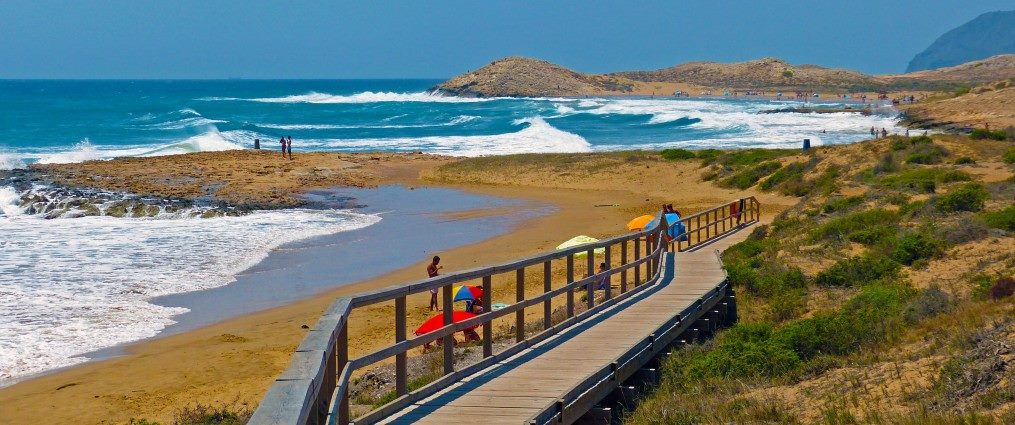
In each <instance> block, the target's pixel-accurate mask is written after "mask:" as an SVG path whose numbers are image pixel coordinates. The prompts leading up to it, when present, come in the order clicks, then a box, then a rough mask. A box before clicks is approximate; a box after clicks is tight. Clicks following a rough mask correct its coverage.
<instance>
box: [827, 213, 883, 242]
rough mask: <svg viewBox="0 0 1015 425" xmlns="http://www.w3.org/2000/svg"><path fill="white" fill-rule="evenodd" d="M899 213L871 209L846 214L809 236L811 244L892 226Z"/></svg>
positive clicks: (842, 238) (830, 221)
mask: <svg viewBox="0 0 1015 425" xmlns="http://www.w3.org/2000/svg"><path fill="white" fill-rule="evenodd" d="M898 219H899V213H897V212H894V211H889V210H885V209H872V210H866V211H859V212H855V213H852V214H848V215H845V216H842V217H839V218H835V219H832V220H829V221H828V222H826V223H825V224H823V225H821V226H819V227H818V228H816V229H814V230H813V231H812V232H811V234H810V240H811V241H812V242H818V241H821V240H828V239H836V240H844V239H846V238H847V237H848V236H849V235H850V234H851V233H854V232H857V231H861V230H867V229H870V228H872V227H874V226H877V225H894V223H895V222H897V221H898Z"/></svg>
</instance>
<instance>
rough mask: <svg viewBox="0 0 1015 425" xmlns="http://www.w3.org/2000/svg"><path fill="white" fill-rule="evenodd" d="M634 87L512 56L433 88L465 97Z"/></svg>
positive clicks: (587, 92)
mask: <svg viewBox="0 0 1015 425" xmlns="http://www.w3.org/2000/svg"><path fill="white" fill-rule="evenodd" d="M632 87H633V84H632V83H631V82H630V81H627V80H626V79H624V78H618V77H611V76H604V75H591V74H583V73H580V72H576V71H573V70H570V69H567V68H565V67H563V66H560V65H556V64H552V63H550V62H547V61H542V60H537V59H531V58H524V57H518V56H513V57H509V58H504V59H501V60H497V61H494V62H492V63H490V64H489V65H487V66H484V67H482V68H480V69H478V70H475V71H472V72H468V73H465V74H462V75H459V76H457V77H454V78H452V79H450V80H448V81H445V82H444V83H442V84H440V85H438V86H437V87H434V89H435V90H437V91H439V92H441V93H445V94H450V95H455V96H465V97H493V96H516V97H528V96H578V95H591V94H611V93H613V94H623V93H625V92H629V91H631V88H632Z"/></svg>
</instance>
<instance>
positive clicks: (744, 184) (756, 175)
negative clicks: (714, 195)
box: [722, 161, 782, 189]
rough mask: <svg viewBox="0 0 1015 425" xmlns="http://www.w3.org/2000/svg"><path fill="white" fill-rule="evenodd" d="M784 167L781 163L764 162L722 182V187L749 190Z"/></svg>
mask: <svg viewBox="0 0 1015 425" xmlns="http://www.w3.org/2000/svg"><path fill="white" fill-rule="evenodd" d="M780 167H782V164H780V163H779V161H769V162H763V163H761V164H758V165H756V166H753V167H751V168H748V169H746V170H742V171H740V172H738V173H736V174H733V175H732V176H730V177H728V178H726V179H725V180H723V181H722V185H723V186H725V187H735V188H737V189H747V188H749V187H751V186H754V184H755V183H757V182H758V180H760V179H761V178H762V177H765V176H767V175H769V174H772V172H774V171H775V170H778V169H779V168H780Z"/></svg>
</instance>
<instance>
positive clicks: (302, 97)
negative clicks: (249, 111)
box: [197, 91, 496, 104]
mask: <svg viewBox="0 0 1015 425" xmlns="http://www.w3.org/2000/svg"><path fill="white" fill-rule="evenodd" d="M197 100H200V101H206V102H212V101H244V102H261V103H325V104H327V103H378V102H432V103H475V102H488V101H491V100H496V99H493V98H471V97H456V96H443V95H440V94H437V93H434V92H417V93H397V92H372V91H365V92H361V93H355V94H350V95H338V94H330V93H320V92H313V91H312V92H309V93H305V94H296V95H290V96H282V97H257V98H241V97H202V98H199V99H197Z"/></svg>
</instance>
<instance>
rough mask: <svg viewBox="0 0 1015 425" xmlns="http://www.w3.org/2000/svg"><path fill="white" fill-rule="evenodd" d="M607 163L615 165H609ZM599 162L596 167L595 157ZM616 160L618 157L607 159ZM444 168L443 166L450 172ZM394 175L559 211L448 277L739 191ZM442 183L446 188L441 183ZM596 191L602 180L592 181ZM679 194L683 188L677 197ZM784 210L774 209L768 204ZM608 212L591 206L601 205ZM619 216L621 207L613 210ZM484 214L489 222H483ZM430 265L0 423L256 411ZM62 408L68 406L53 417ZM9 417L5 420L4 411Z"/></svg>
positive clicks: (87, 376) (637, 170)
mask: <svg viewBox="0 0 1015 425" xmlns="http://www.w3.org/2000/svg"><path fill="white" fill-rule="evenodd" d="M607 156H609V155H607ZM593 157H595V158H598V157H601V155H600V156H595V155H594V156H593ZM611 157H612V156H611ZM443 162H444V161H439V163H443ZM417 164H418V165H419V166H413V167H405V168H399V171H400V172H398V173H388V174H386V175H385V177H384V178H383V179H382V180H381V181H382V183H383V184H402V185H405V186H408V187H444V188H452V189H458V190H463V191H465V192H467V193H474V194H480V195H487V196H494V197H501V198H509V199H520V200H523V201H527V202H536V203H543V204H548V205H552V206H553V207H554V208H555V211H554V212H552V213H550V214H548V215H545V216H541V217H538V218H533V219H527V220H524V221H522V222H521V223H519V224H517V225H516V226H513V229H512V230H511V231H509V232H508V233H506V234H503V235H500V236H496V237H493V238H490V239H485V240H483V241H480V242H476V243H472V244H468V245H465V246H460V247H457V248H454V249H450V250H447V251H443V252H441V256H442V258H444V259H445V262H446V263H447V266H446V267H447V268H446V271H447V272H451V271H453V270H462V269H469V268H473V267H477V266H481V265H484V264H491V263H496V262H502V261H507V260H511V259H514V258H517V257H519V256H524V255H529V254H534V253H537V252H544V251H548V250H552V249H553V248H554V247H555V246H556V245H557V244H559V243H560V242H561V241H563V240H566V239H568V238H570V237H572V236H574V235H577V234H586V235H590V236H593V237H605V236H611V235H616V234H618V233H622V232H623V228H622V224H623V223H625V222H626V221H627V219H629V218H630V216H631V214H632V213H633V212H634V211H647V210H650V209H652V208H654V207H655V206H656V205H658V204H659V203H662V202H663V201H669V202H677V203H678V204H679V205H683V206H685V207H686V208H688V209H694V208H699V207H701V206H704V205H710V204H713V203H715V202H719V201H721V200H723V199H731V198H734V197H735V196H737V193H738V191H736V190H732V189H719V188H716V187H715V186H714V185H713V184H711V183H709V182H703V181H701V180H700V179H699V178H698V177H699V174H700V169H699V168H698V165H697V164H690V163H688V164H680V163H668V162H662V161H654V162H651V163H649V164H646V165H642V164H632V165H630V169H625V170H624V171H623V173H625V174H626V175H627V176H628V177H629V178H627V179H622V180H620V179H618V180H614V181H610V182H606V181H602V183H600V184H589V183H587V182H584V180H582V181H572V182H562V181H544V183H545V184H542V185H540V184H533V183H532V182H526V181H524V180H518V177H521V176H514V177H515V179H514V180H515V182H513V183H512V182H511V181H507V180H511V178H510V177H508V178H505V179H503V180H505V181H503V183H502V184H497V185H482V184H481V182H479V181H474V182H473V181H472V180H468V179H457V180H456V179H451V180H448V179H446V178H441V179H430V180H428V181H423V180H421V179H420V177H419V175H420V173H421V172H424V171H427V170H432V169H433V167H435V166H436V164H435V163H429V165H426V166H423V165H422V164H419V163H417ZM662 171H666V172H668V175H667V177H666V178H665V179H664V180H661V181H659V182H658V183H661V184H663V186H662V187H660V186H652V187H644V184H645V183H646V182H648V181H651V180H646V178H647V177H648V176H655V175H658V173H660V172H662ZM436 180H439V181H440V182H439V183H435V181H436ZM592 180H594V181H599V180H598V178H596V177H593V178H592ZM678 188H679V189H678ZM780 203H781V204H782V205H788V204H790V201H789V200H788V199H782V200H779V199H776V200H775V202H772V203H771V204H770V205H780ZM604 204H605V205H611V206H607V207H596V205H604ZM613 205H616V206H613ZM474 214H477V215H481V216H482V215H486V214H489V213H488V212H486V211H479V212H475V213H474ZM425 264H426V256H425V255H422V254H421V255H420V256H419V257H417V258H416V260H415V262H414V263H413V264H412V265H410V266H408V267H403V268H400V269H398V270H396V271H392V272H389V273H385V274H383V275H381V276H377V277H374V278H371V279H368V280H365V281H360V282H356V283H353V284H350V285H346V286H342V287H339V288H335V289H332V290H328V291H326V292H324V293H321V294H318V295H315V296H312V297H310V298H307V299H303V300H299V301H295V302H292V303H288V304H286V305H283V306H280V307H275V308H270V309H268V310H264V311H259V312H255V313H252V314H245V315H242V316H240V317H236V318H232V319H228V320H225V321H222V322H218V323H214V324H211V325H208V326H202V327H199V328H197V329H194V330H189V331H186V332H181V333H177V334H172V335H164V336H160V337H158V338H155V339H152V340H146V341H143V342H140V343H137V344H134V345H131V346H128V347H126V348H125V350H124V351H125V353H126V354H125V355H123V356H119V357H114V358H109V359H105V360H101V361H95V362H90V363H87V364H84V365H80V366H76V367H71V368H69V369H66V370H60V371H57V372H55V373H52V374H49V375H45V376H41V377H37V378H34V379H30V380H26V381H23V382H20V383H18V384H15V385H13V386H10V387H7V388H3V389H0V406H3V409H4V410H5V412H3V414H2V415H0V418H3V419H2V420H0V422H6V423H24V422H26V421H28V422H31V421H32V420H33V418H38V417H39V415H42V414H45V415H47V417H49V418H51V419H52V420H53V421H55V422H60V421H70V422H75V423H124V422H126V421H127V420H129V419H130V418H146V419H149V420H157V421H163V422H164V421H168V420H171V419H172V415H173V414H174V413H175V412H176V410H177V409H179V408H180V407H183V406H193V405H195V404H196V403H201V404H204V405H223V404H231V403H236V404H237V406H238V407H243V406H247V407H252V406H255V405H256V404H257V403H258V402H259V401H260V399H261V397H262V396H263V393H264V391H265V390H266V389H267V388H268V386H269V385H270V384H271V382H273V380H274V379H275V377H276V376H277V374H278V373H280V372H281V370H283V369H284V368H285V367H286V365H287V364H288V362H289V360H290V355H291V353H292V351H293V350H294V349H295V347H296V346H297V345H298V343H299V341H300V340H301V339H302V338H303V335H304V333H305V332H306V331H305V330H303V329H302V326H303V325H311V324H313V323H314V322H315V321H316V320H317V318H318V316H319V314H320V313H321V312H322V311H323V310H324V309H325V308H327V306H328V305H330V303H331V302H332V301H333V300H334V299H335V298H337V297H341V296H346V295H350V294H353V293H357V292H362V291H365V290H370V289H375V288H380V287H384V286H389V285H395V284H404V283H406V282H411V281H415V280H418V279H419V275H420V273H421V272H420V270H423V268H425ZM409 306H410V308H409V310H410V314H412V315H414V316H418V317H422V316H425V315H426V314H427V313H428V312H427V311H426V300H425V299H423V298H422V297H417V298H414V299H410V300H409ZM390 308H391V307H390V306H378V307H377V308H376V309H368V310H366V311H365V312H364V313H363V314H361V315H358V316H357V317H353V318H352V319H351V325H350V334H351V335H354V336H355V337H354V338H353V341H354V343H353V350H352V354H353V355H356V354H358V353H362V352H365V351H367V350H370V349H372V348H373V347H374V346H375V345H376V344H379V341H378V340H377V339H378V336H377V335H382V334H383V333H384V332H390V324H389V323H387V321H386V320H384V317H386V316H387V315H388V314H390V311H388V310H390ZM55 406H62V407H61V408H59V409H54V407H55ZM8 411H9V412H8ZM7 421H9V422H7Z"/></svg>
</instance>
